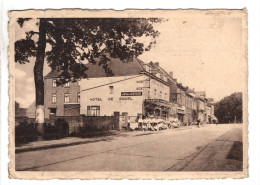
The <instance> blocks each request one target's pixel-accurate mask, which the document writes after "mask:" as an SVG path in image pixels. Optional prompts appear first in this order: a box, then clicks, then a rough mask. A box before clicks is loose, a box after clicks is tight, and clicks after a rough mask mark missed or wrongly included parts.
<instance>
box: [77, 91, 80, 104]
mask: <svg viewBox="0 0 260 185" xmlns="http://www.w3.org/2000/svg"><path fill="white" fill-rule="evenodd" d="M77 102H80V93H79V92H78V96H77Z"/></svg>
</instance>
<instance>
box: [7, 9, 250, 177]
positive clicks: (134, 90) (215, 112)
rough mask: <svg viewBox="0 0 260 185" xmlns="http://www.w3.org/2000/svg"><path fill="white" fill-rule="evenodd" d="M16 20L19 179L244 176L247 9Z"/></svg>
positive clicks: (12, 28)
mask: <svg viewBox="0 0 260 185" xmlns="http://www.w3.org/2000/svg"><path fill="white" fill-rule="evenodd" d="M43 12H44V13H43ZM9 19H10V20H9V21H10V22H9V39H10V46H9V72H10V75H11V76H12V78H10V81H9V95H10V104H9V143H10V145H9V157H10V160H11V161H10V163H9V172H10V177H11V178H18V179H52V178H66V179H75V178H81V179H107V178H110V179H125V178H126V179H185V178H186V179H187V178H191V179H193V178H194V179H196V178H204V179H207V178H244V177H247V175H248V156H247V155H248V154H247V152H248V136H247V134H248V110H247V102H248V96H247V84H248V82H247V78H248V71H247V66H248V63H247V37H248V36H247V11H246V9H237V10H224V9H223V10H124V11H120V12H119V11H112V10H101V11H89V10H45V11H43V10H27V11H11V12H10V13H9Z"/></svg>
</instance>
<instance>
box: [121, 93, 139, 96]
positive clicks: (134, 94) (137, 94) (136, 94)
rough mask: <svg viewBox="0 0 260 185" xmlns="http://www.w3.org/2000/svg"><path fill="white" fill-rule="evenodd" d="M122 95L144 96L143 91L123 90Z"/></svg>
mask: <svg viewBox="0 0 260 185" xmlns="http://www.w3.org/2000/svg"><path fill="white" fill-rule="evenodd" d="M121 96H142V92H121Z"/></svg>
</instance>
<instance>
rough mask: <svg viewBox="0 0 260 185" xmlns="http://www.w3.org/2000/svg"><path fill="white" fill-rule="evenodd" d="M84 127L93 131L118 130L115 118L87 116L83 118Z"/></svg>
mask: <svg viewBox="0 0 260 185" xmlns="http://www.w3.org/2000/svg"><path fill="white" fill-rule="evenodd" d="M82 126H83V127H89V128H92V129H93V130H114V129H118V127H117V121H116V118H115V116H98V117H96V116H86V117H82Z"/></svg>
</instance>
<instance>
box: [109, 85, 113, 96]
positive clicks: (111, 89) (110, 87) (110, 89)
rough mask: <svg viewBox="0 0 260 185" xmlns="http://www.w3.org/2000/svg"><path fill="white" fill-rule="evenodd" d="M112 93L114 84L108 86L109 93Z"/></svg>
mask: <svg viewBox="0 0 260 185" xmlns="http://www.w3.org/2000/svg"><path fill="white" fill-rule="evenodd" d="M113 93H114V86H109V94H113Z"/></svg>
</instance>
